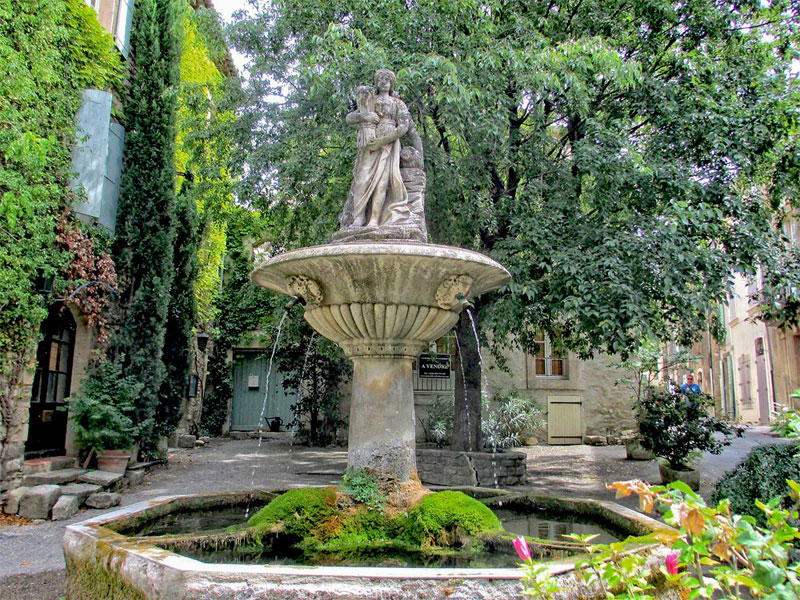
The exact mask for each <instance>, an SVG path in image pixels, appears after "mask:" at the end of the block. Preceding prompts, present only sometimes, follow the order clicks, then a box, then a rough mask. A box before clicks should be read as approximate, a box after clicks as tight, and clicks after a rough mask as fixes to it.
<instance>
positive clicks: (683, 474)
mask: <svg viewBox="0 0 800 600" xmlns="http://www.w3.org/2000/svg"><path fill="white" fill-rule="evenodd" d="M658 471H659V473H661V482H662V483H663V484H664V485H666V484H668V483H673V482H675V481H682V482H683V483H685V484H686V485H688V486H689V487H690V488H692V489H693V490H694V491H696V492H697V491H699V490H700V471H697V470H691V471H678V470H677V469H673V468H671V467H669V466H667V465H665V464H664V463H658Z"/></svg>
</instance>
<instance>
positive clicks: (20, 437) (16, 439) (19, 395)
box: [0, 354, 35, 503]
mask: <svg viewBox="0 0 800 600" xmlns="http://www.w3.org/2000/svg"><path fill="white" fill-rule="evenodd" d="M34 356H35V354H34ZM28 362H30V361H28ZM30 379H31V377H30V375H29V370H28V369H26V370H25V374H24V375H23V384H22V386H21V387H19V386H18V387H17V388H16V389H14V390H9V386H8V383H7V381H5V380H3V381H0V394H2V395H3V398H2V407H1V408H0V412H2V415H0V503H3V502H5V500H6V498H7V497H8V493H9V492H10V491H11V490H14V489H16V488H18V487H19V486H21V485H22V462H23V453H24V452H25V441H26V440H27V439H28V416H29V414H30V408H29V406H30V397H31V381H30Z"/></svg>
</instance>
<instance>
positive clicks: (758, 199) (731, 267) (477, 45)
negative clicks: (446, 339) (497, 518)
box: [232, 0, 800, 447]
mask: <svg viewBox="0 0 800 600" xmlns="http://www.w3.org/2000/svg"><path fill="white" fill-rule="evenodd" d="M253 6H254V11H253V13H252V14H251V15H250V16H246V15H242V18H241V20H240V21H239V22H238V23H237V24H236V25H235V27H234V29H233V38H232V39H233V42H234V45H235V46H236V47H237V48H238V49H239V50H241V51H242V52H244V53H246V54H248V55H249V56H250V57H251V63H250V64H251V73H250V77H249V78H248V80H247V89H246V91H247V93H248V94H249V101H248V108H247V109H246V110H245V111H243V113H242V119H241V122H240V133H241V134H242V146H241V147H242V150H243V152H245V153H246V159H247V162H248V165H249V172H248V174H249V176H248V177H247V178H246V179H245V180H244V182H243V186H242V190H241V194H242V197H244V198H247V199H248V200H250V201H252V202H253V204H254V205H257V206H260V207H261V208H262V209H263V210H264V211H269V212H270V214H271V215H273V216H274V219H275V220H276V222H281V223H282V224H283V234H282V241H283V243H284V244H285V245H286V246H287V247H292V246H295V245H300V244H307V243H318V242H320V241H323V239H324V237H325V236H326V235H327V234H329V233H330V232H331V231H332V230H333V229H335V228H336V225H337V222H336V214H337V213H338V212H339V210H340V209H341V206H342V204H343V202H344V199H345V198H346V196H347V191H348V188H349V185H350V180H351V170H352V165H353V161H354V155H355V143H354V139H353V135H354V134H353V132H352V131H351V128H349V127H347V126H346V125H345V122H344V116H345V114H346V112H347V109H348V104H349V99H350V97H351V95H352V90H353V89H354V88H355V87H356V86H357V85H359V84H362V83H365V82H369V81H371V76H372V73H373V72H374V70H375V69H376V68H378V67H384V66H385V67H390V68H393V69H395V70H396V71H397V73H398V95H399V96H400V97H402V98H403V99H404V100H405V102H406V103H407V105H408V106H409V109H410V111H411V113H412V116H413V118H414V120H415V121H416V123H417V130H418V131H419V133H420V135H421V136H422V139H423V144H424V148H425V162H426V171H427V179H428V192H427V212H428V219H429V230H430V232H431V236H432V239H433V241H435V242H438V243H449V244H457V245H460V246H465V247H470V248H474V249H477V250H480V251H482V252H485V253H488V254H490V255H492V256H493V257H494V258H496V259H498V260H499V261H500V262H501V263H503V264H504V265H505V266H506V267H508V268H509V270H510V271H511V273H512V276H513V283H511V284H510V285H509V286H507V287H506V288H505V289H504V290H503V291H501V292H498V293H496V294H493V295H489V296H486V297H483V298H481V299H479V301H478V303H477V306H476V311H477V313H478V315H477V316H478V319H477V320H478V329H479V332H480V329H481V328H489V329H491V330H492V334H493V335H492V340H493V341H494V343H496V344H520V345H521V346H522V347H523V348H524V349H526V350H528V351H530V350H532V349H533V348H534V347H535V341H534V340H535V337H536V332H537V331H544V332H545V333H547V334H548V335H549V337H550V339H551V342H552V343H553V344H554V346H555V347H556V348H557V349H558V348H570V349H572V350H575V351H577V352H578V353H579V354H580V355H581V356H584V357H588V356H590V355H591V354H592V353H593V352H595V351H603V352H607V353H611V354H620V355H622V357H623V358H624V357H626V355H627V354H628V353H629V352H630V351H631V350H634V349H635V348H636V347H637V345H638V343H639V340H641V339H645V338H653V339H657V340H668V339H675V340H678V341H679V342H681V343H682V344H683V345H688V342H690V341H691V340H693V339H694V338H696V337H697V336H698V335H699V334H700V333H701V332H702V331H704V330H705V320H706V309H707V307H708V306H709V304H710V303H716V302H722V301H724V300H725V299H726V295H727V292H728V290H729V287H730V282H731V277H732V274H733V273H735V272H740V273H744V274H746V275H751V276H752V275H754V274H755V272H756V268H757V266H758V265H762V266H763V268H764V273H765V277H766V288H767V289H768V290H776V295H775V302H774V303H773V304H774V305H775V306H776V311H777V312H778V313H782V315H783V316H784V317H788V318H791V316H792V315H791V313H790V312H787V311H783V308H785V307H789V308H791V307H792V306H794V307H795V308H796V306H797V304H796V299H797V295H798V289H797V286H796V285H792V284H791V281H789V282H788V283H787V274H788V275H791V269H792V265H794V261H793V260H792V257H788V258H787V257H786V254H785V252H784V244H783V240H781V238H780V236H779V235H778V234H777V233H776V232H775V230H774V228H773V225H772V223H773V218H774V217H775V216H776V212H778V211H779V210H781V207H782V206H784V202H785V201H786V200H787V199H791V198H794V197H795V192H796V188H797V183H798V177H797V174H798V165H800V152H798V150H797V139H796V107H797V100H798V87H797V83H796V81H795V80H794V78H793V77H792V75H791V68H790V64H791V61H792V60H793V59H794V58H795V57H796V55H797V33H796V30H797V21H798V19H797V13H796V11H795V10H794V7H792V6H790V5H789V4H788V2H787V1H785V0H778V1H776V2H768V3H762V2H756V1H748V2H745V3H738V4H725V3H719V2H713V1H712V0H696V1H693V2H690V3H685V2H669V1H665V0H655V1H652V0H648V1H644V0H633V1H628V0H625V1H623V0H611V1H606V0H603V1H601V0H555V1H547V2H544V1H537V0H534V1H532V2H510V1H505V0H488V1H480V2H478V1H476V0H451V1H448V2H433V1H426V0H421V1H417V2H390V1H387V0H377V1H376V0H370V1H369V2H368V1H366V0H347V1H343V0H303V1H300V0H280V1H275V2H270V3H262V2H253ZM470 330H471V327H470V326H469V325H468V324H467V322H466V320H465V318H463V317H462V320H461V322H460V323H459V325H458V332H459V334H460V339H461V340H462V342H463V341H464V340H465V339H468V337H469V335H468V332H469V331H470ZM465 345H466V344H465ZM464 350H465V356H464V359H465V360H464V363H465V371H466V375H467V376H468V377H471V380H470V379H468V381H467V388H468V389H467V397H468V402H467V405H468V406H470V407H471V410H473V411H475V414H476V416H477V415H479V406H480V386H479V385H476V379H479V376H475V375H474V372H475V365H476V363H477V356H476V354H477V348H476V347H472V348H464ZM470 373H472V374H473V375H470ZM457 379H460V378H457ZM458 399H459V394H458V393H457V400H458ZM461 412H462V413H463V408H462V410H461ZM464 421H465V419H459V418H457V419H456V428H458V427H460V425H459V423H463V422H464ZM470 421H471V423H472V426H473V427H479V423H477V422H476V419H475V418H473V419H470ZM457 433H458V432H456V434H457ZM456 437H457V438H458V435H456ZM461 437H462V438H466V439H470V438H473V439H472V440H471V441H470V442H469V444H467V445H472V446H474V447H477V444H478V443H479V441H478V438H477V436H470V435H462V436H461Z"/></svg>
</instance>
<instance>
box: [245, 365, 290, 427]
mask: <svg viewBox="0 0 800 600" xmlns="http://www.w3.org/2000/svg"><path fill="white" fill-rule="evenodd" d="M268 367H269V357H267V356H264V354H263V353H258V354H255V353H251V352H250V353H239V354H237V355H236V357H235V358H234V367H233V403H232V405H231V430H232V431H254V430H256V429H258V425H259V423H258V421H259V416H260V415H261V409H262V407H263V408H264V422H263V423H262V426H264V427H269V424H270V421H271V420H272V419H275V418H276V417H277V418H280V420H281V421H280V423H281V425H280V430H281V431H285V430H286V429H287V428H288V427H289V423H291V421H292V418H293V416H292V404H294V403H295V402H296V401H297V391H296V390H293V389H288V390H285V389H284V388H283V374H282V373H281V372H280V371H278V370H277V368H276V365H275V364H274V363H273V365H272V373H271V374H270V378H269V379H270V380H269V393H267V389H266V381H267V369H268ZM265 395H266V406H264V396H265Z"/></svg>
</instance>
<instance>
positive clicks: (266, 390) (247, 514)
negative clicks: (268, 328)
mask: <svg viewBox="0 0 800 600" xmlns="http://www.w3.org/2000/svg"><path fill="white" fill-rule="evenodd" d="M288 314H289V311H286V310H285V311H283V315H282V316H281V320H280V321H279V322H278V331H277V333H276V334H275V343H274V344H273V345H272V353H271V354H270V356H269V366H267V377H266V382H265V384H264V402H263V403H262V404H261V414H260V415H258V428H257V429H256V431H257V432H258V448H257V450H256V460H255V461H254V462H253V470H252V472H251V473H250V488H251V489H252V488H253V487H255V482H256V468H257V467H258V458H259V457H260V456H261V443H262V440H263V439H264V436H263V435H261V434H262V431H261V429H262V427H263V426H264V425H265V424H266V423H265V421H264V414H265V413H266V411H267V400H268V399H269V379H270V376H271V375H272V363H273V362H274V360H275V351H276V350H277V349H278V342H280V341H281V332H282V331H283V323H284V322H285V321H286V317H287V316H288ZM248 518H250V503H249V502H248V503H247V510H246V512H245V519H248Z"/></svg>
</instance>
